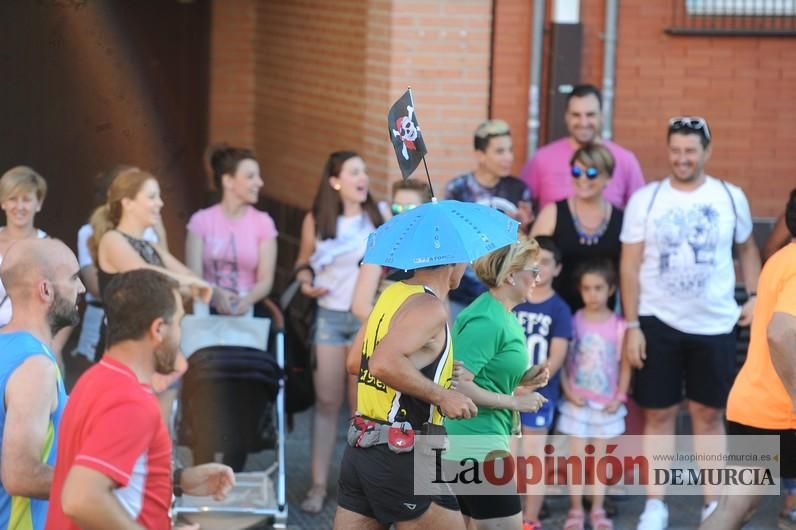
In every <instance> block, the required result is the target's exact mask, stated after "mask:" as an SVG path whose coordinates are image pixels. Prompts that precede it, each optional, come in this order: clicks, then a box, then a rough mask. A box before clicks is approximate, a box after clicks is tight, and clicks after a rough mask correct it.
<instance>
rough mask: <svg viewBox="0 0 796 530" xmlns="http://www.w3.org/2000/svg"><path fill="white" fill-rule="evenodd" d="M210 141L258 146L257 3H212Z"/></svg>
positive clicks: (227, 0) (235, 0)
mask: <svg viewBox="0 0 796 530" xmlns="http://www.w3.org/2000/svg"><path fill="white" fill-rule="evenodd" d="M211 18H212V20H211V24H210V96H209V97H210V109H209V127H210V133H209V136H210V137H209V141H210V143H220V142H226V143H229V144H230V145H236V146H246V147H251V146H253V145H254V118H255V105H254V103H255V100H254V96H255V94H254V65H255V28H256V23H257V9H256V2H255V1H254V0H224V1H223V2H221V1H214V2H212V4H211Z"/></svg>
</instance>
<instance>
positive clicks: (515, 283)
mask: <svg viewBox="0 0 796 530" xmlns="http://www.w3.org/2000/svg"><path fill="white" fill-rule="evenodd" d="M509 284H510V285H511V286H512V287H513V286H515V285H517V282H515V281H514V278H513V277H510V278H509Z"/></svg>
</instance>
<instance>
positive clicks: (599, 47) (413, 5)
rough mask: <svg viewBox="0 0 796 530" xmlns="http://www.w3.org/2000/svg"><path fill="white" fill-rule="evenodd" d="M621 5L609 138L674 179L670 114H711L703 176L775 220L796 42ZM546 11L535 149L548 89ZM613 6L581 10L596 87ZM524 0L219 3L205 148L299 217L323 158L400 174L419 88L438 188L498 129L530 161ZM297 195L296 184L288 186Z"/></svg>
mask: <svg viewBox="0 0 796 530" xmlns="http://www.w3.org/2000/svg"><path fill="white" fill-rule="evenodd" d="M677 2H679V3H685V1H684V0H665V1H658V2H646V1H644V0H624V1H622V2H620V4H619V6H620V7H619V13H618V35H617V54H616V64H617V69H616V79H615V86H616V97H615V107H614V109H615V110H614V121H613V124H614V134H613V137H614V139H615V140H616V141H618V142H620V143H621V144H623V145H625V146H626V147H628V148H630V149H632V150H633V151H634V152H635V153H636V154H637V156H638V157H639V159H640V161H641V164H642V167H643V169H644V172H645V175H646V177H647V178H648V179H658V178H661V177H662V176H664V175H665V174H666V172H667V162H666V151H665V144H664V132H665V127H666V122H667V120H668V118H669V117H671V116H674V115H681V114H699V115H703V116H705V117H707V118H708V120H709V121H710V124H711V126H712V129H713V133H714V137H715V143H714V154H713V160H712V161H711V162H710V165H709V170H710V172H711V173H712V174H715V175H718V176H722V177H725V178H727V179H728V180H730V181H732V182H734V183H737V184H739V185H741V186H742V187H743V188H744V189H745V190H746V192H747V194H748V195H749V197H750V200H751V204H752V209H753V213H754V214H755V215H757V216H772V215H775V214H776V213H777V212H778V211H779V210H780V209H781V208H782V204H781V203H782V201H783V197H784V196H785V194H786V192H787V191H788V190H790V189H791V188H792V187H793V186H794V185H796V179H793V178H792V177H791V176H790V173H791V171H792V170H793V169H794V168H796V150H794V149H793V148H792V147H791V146H792V144H791V142H793V141H794V140H796V128H794V127H793V126H792V122H793V120H794V118H796V100H794V98H793V97H792V94H794V93H796V74H794V72H793V71H792V70H793V69H792V68H791V66H792V65H793V64H796V41H794V40H793V39H792V38H789V37H786V36H784V37H783V36H780V37H770V36H713V35H677V34H671V33H668V32H667V29H668V28H670V27H671V26H672V23H673V20H672V13H673V4H675V3H677ZM550 3H551V2H548V9H547V12H548V13H547V17H548V20H547V21H546V32H545V41H544V42H545V46H544V48H545V49H544V65H545V67H544V72H545V75H544V76H543V80H542V91H541V94H542V100H541V103H542V105H541V107H542V109H541V110H542V122H543V127H542V134H541V137H542V141H544V140H545V133H544V129H545V128H544V124H545V123H546V120H550V119H560V116H548V115H547V114H546V107H547V103H548V102H549V93H550V89H549V88H547V85H548V82H549V79H548V77H549V72H548V70H549V68H548V66H549V63H550V55H551V53H552V50H551V49H550V48H551V39H550V38H549V34H550V27H551V21H550V20H549V17H550V11H551V10H552V9H551V6H550V5H549V4H550ZM604 4H605V2H592V1H589V2H583V1H582V2H580V21H581V24H582V35H583V41H582V49H581V72H580V79H581V80H582V81H583V82H591V83H594V84H596V85H598V86H600V85H601V81H602V75H603V71H602V66H603V65H602V62H603V46H604V39H603V36H602V34H603V30H604V16H605V13H604V9H605V5H604ZM532 11H533V2H530V1H528V0H493V1H490V0H436V1H425V0H402V1H400V2H398V1H390V0H368V1H357V0H350V1H347V2H346V1H338V2H334V3H331V2H324V1H322V0H315V1H313V0H302V1H295V2H256V1H254V0H234V1H225V2H214V3H213V7H212V20H211V31H212V46H211V49H212V53H211V63H210V75H211V84H210V87H211V88H210V103H211V105H210V107H211V108H210V116H211V119H210V133H209V134H210V138H211V139H212V140H228V141H232V142H237V143H243V144H247V145H253V146H254V148H255V150H256V151H257V153H258V154H259V156H260V157H261V164H262V166H263V170H264V174H265V177H266V193H268V194H269V195H270V196H271V197H273V198H275V199H277V200H279V201H281V202H286V203H288V204H292V205H296V206H304V207H306V206H307V205H308V204H309V202H310V200H311V197H312V194H313V192H314V189H315V187H316V186H317V182H318V174H319V172H320V168H321V165H322V163H323V159H324V157H325V156H326V154H327V153H328V152H329V151H331V150H333V149H339V148H351V147H353V148H354V149H356V150H358V151H361V152H362V153H363V155H364V157H365V158H366V160H367V162H368V165H369V169H370V173H371V176H372V177H373V178H374V180H375V183H374V187H375V189H376V190H377V192H383V191H384V190H385V189H386V188H385V183H386V182H388V181H389V180H391V179H395V178H397V177H398V170H397V166H396V164H395V163H394V161H393V160H392V152H391V147H390V144H389V142H388V140H387V136H386V130H385V129H386V128H385V115H386V110H387V108H388V107H389V105H390V103H391V102H392V100H394V99H395V98H397V97H398V96H399V95H400V93H401V92H402V91H403V90H404V89H405V87H406V85H412V87H413V89H414V93H415V101H416V106H417V108H418V116H419V119H420V122H421V125H422V127H423V130H424V133H425V138H426V143H427V144H428V146H429V151H430V153H429V156H428V162H429V167H430V169H431V172H432V176H433V178H434V179H435V180H436V181H437V182H439V183H442V182H444V181H446V180H447V179H449V178H451V177H453V176H455V175H456V174H457V173H460V172H463V171H465V170H467V169H469V168H470V167H471V166H472V163H473V162H472V160H473V159H472V154H471V152H472V147H471V134H472V131H473V130H474V128H475V126H476V125H477V124H478V122H479V121H481V120H483V119H486V118H487V117H500V118H503V119H506V120H507V121H509V122H510V123H511V125H512V129H513V132H514V142H515V154H516V157H517V160H516V164H515V169H516V170H517V171H518V170H519V168H520V166H521V164H522V162H523V161H524V159H525V152H526V133H527V125H526V124H527V112H528V111H527V108H528V84H529V65H530V52H531V50H530V47H531V45H530V33H531V23H532V18H533V12H532ZM286 183H289V184H290V185H285V184H286Z"/></svg>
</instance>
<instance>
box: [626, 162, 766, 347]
mask: <svg viewBox="0 0 796 530" xmlns="http://www.w3.org/2000/svg"><path fill="white" fill-rule="evenodd" d="M725 184H726V188H725V185H724V184H722V182H721V181H720V180H718V179H715V178H713V177H707V179H706V180H705V182H704V184H702V185H701V186H700V187H699V188H697V189H696V190H693V191H690V192H686V191H680V190H677V189H674V188H673V187H672V186H671V183H670V181H669V179H665V180H663V181H662V182H652V183H650V184H647V185H646V186H645V187H643V188H641V189H640V190H638V191H637V192H636V193H635V194H634V195H633V196H632V197H631V198H630V201H629V202H628V204H627V208H626V209H625V217H624V222H623V225H622V234H621V235H620V239H621V241H622V242H623V243H640V242H642V241H643V242H644V255H643V258H642V263H641V272H640V277H639V280H640V284H641V292H640V296H639V315H641V316H654V317H656V318H658V319H659V320H661V321H663V322H664V323H665V324H667V325H669V326H671V327H673V328H675V329H677V330H680V331H682V332H684V333H694V334H699V335H718V334H722V333H729V332H730V331H731V330H732V328H733V326H734V325H735V322H736V321H737V320H738V316H739V315H740V307H738V304H737V303H736V302H735V267H734V265H733V260H732V246H733V244H732V243H733V234H734V236H735V242H736V243H743V242H744V241H746V240H747V239H748V238H749V237H750V236H751V234H752V214H751V212H750V211H749V203H748V201H747V200H746V196H745V195H744V193H743V191H741V189H740V188H739V187H737V186H734V185H732V184H729V183H725ZM659 186H660V189H658V187H659ZM730 196H732V199H731V198H730ZM653 197H654V200H653Z"/></svg>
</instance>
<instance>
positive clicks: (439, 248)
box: [363, 199, 519, 270]
mask: <svg viewBox="0 0 796 530" xmlns="http://www.w3.org/2000/svg"><path fill="white" fill-rule="evenodd" d="M518 227H519V223H518V222H517V221H515V220H514V219H512V218H511V217H509V216H507V215H506V214H504V213H501V212H499V211H498V210H495V209H493V208H490V207H488V206H483V205H480V204H475V203H470V202H460V201H450V200H449V201H441V202H437V200H436V199H433V200H432V202H429V203H426V204H422V205H420V206H418V207H417V208H415V209H413V210H409V211H407V212H404V213H402V214H400V215H396V216H395V217H393V218H392V219H390V220H389V221H388V222H387V223H385V224H383V225H382V226H380V227H379V228H378V229H377V230H376V231H375V232H373V233H372V234H370V237H369V238H368V246H367V249H366V250H365V258H364V260H363V262H364V263H375V264H377V265H384V266H387V267H392V268H395V269H404V270H413V269H419V268H421V267H431V266H433V265H448V264H451V263H469V262H471V261H473V260H475V259H477V258H480V257H481V256H483V255H485V254H488V253H490V252H492V251H493V250H495V249H498V248H500V247H504V246H506V245H510V244H511V243H514V242H516V241H517V228H518Z"/></svg>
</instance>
